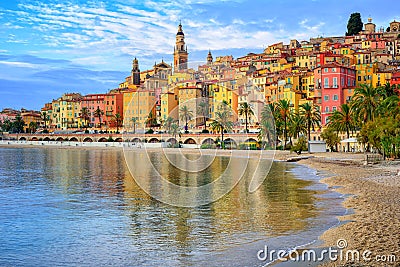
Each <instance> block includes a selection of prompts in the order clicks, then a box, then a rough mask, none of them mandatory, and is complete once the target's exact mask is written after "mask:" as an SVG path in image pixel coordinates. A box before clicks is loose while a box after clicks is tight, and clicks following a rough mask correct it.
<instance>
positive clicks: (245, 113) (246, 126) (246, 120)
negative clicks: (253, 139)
mask: <svg viewBox="0 0 400 267" xmlns="http://www.w3.org/2000/svg"><path fill="white" fill-rule="evenodd" d="M244 115H245V125H246V133H248V132H249V130H247V113H245V114H244Z"/></svg>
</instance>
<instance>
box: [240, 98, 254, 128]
mask: <svg viewBox="0 0 400 267" xmlns="http://www.w3.org/2000/svg"><path fill="white" fill-rule="evenodd" d="M238 114H239V116H244V118H245V129H246V133H248V132H249V130H248V128H247V124H248V119H249V117H250V116H254V111H253V109H252V107H251V105H249V103H247V102H244V103H241V104H240V105H239V109H238Z"/></svg>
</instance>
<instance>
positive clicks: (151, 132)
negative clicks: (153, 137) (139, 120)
mask: <svg viewBox="0 0 400 267" xmlns="http://www.w3.org/2000/svg"><path fill="white" fill-rule="evenodd" d="M153 133H154V130H153V129H151V128H150V129H148V130H147V131H146V134H153Z"/></svg>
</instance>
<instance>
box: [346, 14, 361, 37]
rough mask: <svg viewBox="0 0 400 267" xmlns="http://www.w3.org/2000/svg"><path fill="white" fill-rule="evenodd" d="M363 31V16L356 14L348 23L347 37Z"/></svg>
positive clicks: (352, 15)
mask: <svg viewBox="0 0 400 267" xmlns="http://www.w3.org/2000/svg"><path fill="white" fill-rule="evenodd" d="M362 29H363V23H362V21H361V14H360V13H358V12H356V13H353V14H351V15H350V18H349V21H348V22H347V32H346V36H352V35H356V34H358V33H359V32H360V31H362Z"/></svg>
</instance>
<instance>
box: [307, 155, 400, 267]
mask: <svg viewBox="0 0 400 267" xmlns="http://www.w3.org/2000/svg"><path fill="white" fill-rule="evenodd" d="M299 163H300V164H305V165H307V166H309V167H311V168H314V169H317V170H319V171H324V172H328V173H330V174H331V175H330V176H331V177H329V178H326V179H324V180H322V182H324V183H327V184H328V185H329V186H330V187H331V188H333V189H334V190H336V191H338V192H339V193H342V194H344V195H346V196H347V197H346V199H345V201H344V202H343V205H344V206H345V207H346V208H347V209H349V210H350V211H352V212H350V213H349V215H346V216H341V217H339V220H340V221H341V222H342V223H341V224H340V225H339V226H338V227H334V228H331V229H330V230H328V231H326V232H325V233H324V234H323V235H322V236H321V239H322V240H323V241H324V246H325V247H331V246H332V247H335V246H336V245H337V242H338V240H345V241H346V244H347V245H346V247H345V248H344V249H343V250H344V251H345V250H347V251H348V250H357V251H359V252H360V255H362V253H363V252H365V251H367V250H369V251H370V252H371V253H369V252H366V254H365V255H366V257H365V259H363V257H362V256H360V260H359V261H358V260H354V261H353V260H351V259H353V258H352V257H349V258H348V259H346V257H344V259H343V260H338V261H333V262H328V263H325V264H323V265H322V266H400V176H397V171H398V169H400V162H387V163H382V164H377V165H372V166H371V165H370V166H364V165H363V155H362V154H358V155H357V154H340V153H327V154H325V153H324V154H321V155H319V154H317V155H316V157H314V158H312V159H306V160H301V161H300V162H299Z"/></svg>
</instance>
